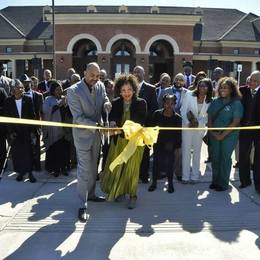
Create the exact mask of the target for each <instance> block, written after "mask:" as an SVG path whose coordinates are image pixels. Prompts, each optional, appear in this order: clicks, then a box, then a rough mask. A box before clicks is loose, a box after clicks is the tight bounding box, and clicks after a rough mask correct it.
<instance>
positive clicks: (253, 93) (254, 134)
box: [239, 71, 260, 193]
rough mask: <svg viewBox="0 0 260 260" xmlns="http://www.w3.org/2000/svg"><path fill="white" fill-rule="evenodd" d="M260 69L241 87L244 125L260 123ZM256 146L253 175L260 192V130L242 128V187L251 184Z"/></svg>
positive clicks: (240, 161) (240, 154)
mask: <svg viewBox="0 0 260 260" xmlns="http://www.w3.org/2000/svg"><path fill="white" fill-rule="evenodd" d="M259 89H260V71H254V72H252V73H251V75H250V81H249V86H243V87H240V92H241V94H242V96H243V97H242V100H241V102H242V104H243V107H244V115H243V118H242V120H241V125H242V126H254V125H256V126H257V125H260V90H259ZM253 144H254V147H255V155H254V163H253V164H254V166H253V176H254V184H255V189H256V191H257V192H258V193H260V133H259V130H255V131H253V130H248V131H246V130H242V131H240V135H239V178H240V183H241V185H240V186H239V188H240V189H242V188H246V187H247V186H250V185H251V178H250V154H251V149H252V145H253Z"/></svg>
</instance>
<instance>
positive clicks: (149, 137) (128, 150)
mask: <svg viewBox="0 0 260 260" xmlns="http://www.w3.org/2000/svg"><path fill="white" fill-rule="evenodd" d="M122 128H123V131H124V133H125V138H126V139H127V140H129V142H128V143H127V145H126V146H125V148H124V150H123V151H122V152H121V153H120V154H119V155H118V156H117V158H116V159H115V160H114V161H113V162H112V163H111V164H110V166H109V169H110V171H111V172H112V171H113V170H114V169H115V167H116V166H117V165H120V164H122V163H126V162H127V161H128V160H129V158H130V157H131V156H132V155H133V154H134V152H135V150H136V148H137V146H144V145H147V146H148V147H149V148H150V149H151V148H152V146H153V144H155V143H156V142H157V138H158V134H159V127H153V128H151V127H146V128H143V127H142V126H141V125H140V124H137V123H134V122H133V121H131V120H126V121H125V123H124V125H123V127H122Z"/></svg>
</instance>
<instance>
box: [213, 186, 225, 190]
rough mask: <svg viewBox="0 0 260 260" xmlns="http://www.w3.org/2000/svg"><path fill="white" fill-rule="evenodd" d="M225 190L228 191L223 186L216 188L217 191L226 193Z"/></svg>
mask: <svg viewBox="0 0 260 260" xmlns="http://www.w3.org/2000/svg"><path fill="white" fill-rule="evenodd" d="M225 190H227V189H224V188H223V187H221V186H217V187H216V188H215V191H225Z"/></svg>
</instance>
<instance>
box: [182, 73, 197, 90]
mask: <svg viewBox="0 0 260 260" xmlns="http://www.w3.org/2000/svg"><path fill="white" fill-rule="evenodd" d="M190 76H191V77H190V79H191V81H190V84H189V86H190V85H192V84H193V82H194V80H195V78H196V76H195V75H193V74H191V75H190ZM184 77H185V88H188V87H189V86H187V75H185V74H184Z"/></svg>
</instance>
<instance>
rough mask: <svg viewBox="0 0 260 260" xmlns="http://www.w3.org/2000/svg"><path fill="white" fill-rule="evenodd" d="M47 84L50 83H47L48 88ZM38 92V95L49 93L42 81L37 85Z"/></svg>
mask: <svg viewBox="0 0 260 260" xmlns="http://www.w3.org/2000/svg"><path fill="white" fill-rule="evenodd" d="M49 82H50V80H49V81H48V83H47V85H48V87H49V88H50V85H49ZM38 91H39V92H40V93H42V94H43V93H45V92H49V91H48V90H47V88H46V85H45V81H44V80H43V81H41V82H40V83H39V84H38Z"/></svg>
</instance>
